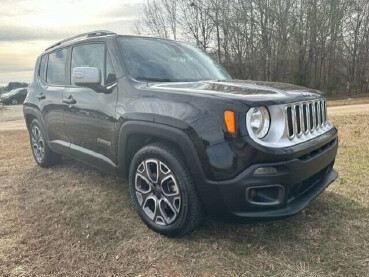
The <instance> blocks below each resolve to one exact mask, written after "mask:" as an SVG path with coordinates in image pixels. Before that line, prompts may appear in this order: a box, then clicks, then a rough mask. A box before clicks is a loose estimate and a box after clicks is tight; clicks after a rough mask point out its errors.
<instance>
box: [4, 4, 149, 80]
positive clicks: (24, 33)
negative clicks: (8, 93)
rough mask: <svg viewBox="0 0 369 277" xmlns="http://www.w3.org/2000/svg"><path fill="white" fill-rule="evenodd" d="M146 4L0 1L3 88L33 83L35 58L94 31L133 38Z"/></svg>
mask: <svg viewBox="0 0 369 277" xmlns="http://www.w3.org/2000/svg"><path fill="white" fill-rule="evenodd" d="M144 2H145V0H64V1H57V0H0V86H2V85H4V84H5V85H6V84H7V83H8V82H12V81H20V82H30V81H31V79H32V75H33V66H34V63H35V60H36V57H37V56H38V55H39V54H41V53H42V52H43V51H44V50H45V48H47V47H48V46H49V45H51V44H52V43H54V42H57V41H58V40H62V39H64V38H67V37H70V36H74V35H77V34H79V33H83V32H87V31H92V30H110V31H114V32H117V33H120V34H132V33H133V23H134V21H135V20H136V19H137V18H138V17H139V15H140V11H141V8H142V5H143V3H144Z"/></svg>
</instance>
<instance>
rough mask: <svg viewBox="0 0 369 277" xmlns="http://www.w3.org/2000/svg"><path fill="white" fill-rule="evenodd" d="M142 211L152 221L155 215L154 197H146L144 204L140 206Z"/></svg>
mask: <svg viewBox="0 0 369 277" xmlns="http://www.w3.org/2000/svg"><path fill="white" fill-rule="evenodd" d="M142 209H143V211H144V212H145V214H146V215H147V216H148V217H149V218H150V219H151V220H154V219H155V216H156V213H157V199H156V197H155V196H149V197H147V198H146V200H145V202H144V204H143V205H142Z"/></svg>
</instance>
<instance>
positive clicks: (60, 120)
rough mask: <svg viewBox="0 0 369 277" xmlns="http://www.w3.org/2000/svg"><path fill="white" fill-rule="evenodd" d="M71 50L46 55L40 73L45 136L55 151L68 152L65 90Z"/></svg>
mask: <svg viewBox="0 0 369 277" xmlns="http://www.w3.org/2000/svg"><path fill="white" fill-rule="evenodd" d="M68 54H69V49H68V48H64V49H61V50H57V51H54V52H51V53H49V54H44V55H43V56H42V57H41V62H40V67H39V71H38V78H37V79H38V83H39V86H38V87H37V93H36V95H35V97H36V98H37V101H39V103H38V107H39V108H40V111H41V113H42V118H43V125H44V128H45V134H46V136H47V139H48V141H49V142H50V145H51V147H52V148H53V149H54V150H57V151H61V152H67V151H68V150H69V143H68V138H67V137H66V134H65V131H64V117H63V109H64V107H63V102H62V99H63V90H64V88H65V87H66V85H67V75H66V73H67V60H68V59H67V58H68Z"/></svg>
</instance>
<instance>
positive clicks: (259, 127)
mask: <svg viewBox="0 0 369 277" xmlns="http://www.w3.org/2000/svg"><path fill="white" fill-rule="evenodd" d="M248 113H249V116H248V120H249V126H250V129H251V130H249V131H252V132H253V134H254V135H255V136H256V137H257V138H259V139H261V138H263V137H265V136H266V135H267V134H268V131H269V127H270V117H269V112H268V109H267V108H265V107H259V108H251V109H250V111H249V112H248Z"/></svg>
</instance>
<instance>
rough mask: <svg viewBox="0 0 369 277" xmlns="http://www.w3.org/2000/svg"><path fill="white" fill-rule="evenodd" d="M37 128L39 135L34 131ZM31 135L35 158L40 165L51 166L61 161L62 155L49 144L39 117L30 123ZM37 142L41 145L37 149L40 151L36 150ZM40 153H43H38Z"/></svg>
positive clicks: (32, 150)
mask: <svg viewBox="0 0 369 277" xmlns="http://www.w3.org/2000/svg"><path fill="white" fill-rule="evenodd" d="M36 130H38V131H37V132H39V133H38V134H37V135H36V134H35V133H34V132H35V131H36ZM29 137H30V145H31V152H32V155H33V158H34V159H35V161H36V163H37V164H38V165H39V166H41V167H50V166H53V165H55V164H58V163H59V162H60V160H61V156H60V155H59V154H58V153H55V152H53V151H52V150H51V149H50V148H49V146H48V145H47V143H46V139H45V136H44V130H43V128H42V126H41V124H40V122H39V121H38V120H37V119H34V120H33V121H32V122H31V124H30V127H29ZM36 143H37V145H38V146H39V148H38V149H37V150H38V151H37V150H36V147H37V146H36ZM41 145H42V146H41ZM41 149H43V151H41ZM42 152H43V154H42ZM38 153H39V154H42V155H38Z"/></svg>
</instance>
